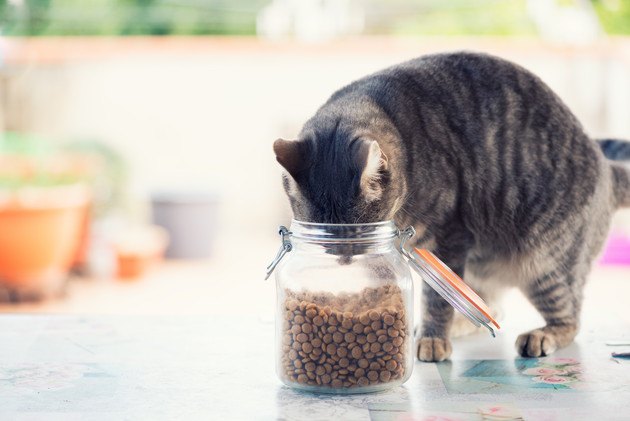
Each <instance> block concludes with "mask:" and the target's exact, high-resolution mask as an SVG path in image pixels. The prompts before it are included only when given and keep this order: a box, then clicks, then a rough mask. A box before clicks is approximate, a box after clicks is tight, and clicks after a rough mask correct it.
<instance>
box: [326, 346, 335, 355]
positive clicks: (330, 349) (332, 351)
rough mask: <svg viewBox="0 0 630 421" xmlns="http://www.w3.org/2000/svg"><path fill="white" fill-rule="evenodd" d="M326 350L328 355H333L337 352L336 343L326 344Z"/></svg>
mask: <svg viewBox="0 0 630 421" xmlns="http://www.w3.org/2000/svg"><path fill="white" fill-rule="evenodd" d="M326 352H327V353H328V355H335V354H336V353H337V345H335V344H328V346H327V347H326Z"/></svg>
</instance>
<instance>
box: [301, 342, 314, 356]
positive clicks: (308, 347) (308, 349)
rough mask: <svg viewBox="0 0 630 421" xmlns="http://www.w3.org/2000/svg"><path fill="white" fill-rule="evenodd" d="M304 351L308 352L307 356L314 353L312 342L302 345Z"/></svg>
mask: <svg viewBox="0 0 630 421" xmlns="http://www.w3.org/2000/svg"><path fill="white" fill-rule="evenodd" d="M302 351H304V352H306V353H307V354H310V353H311V351H313V345H312V344H311V343H310V342H304V343H303V344H302Z"/></svg>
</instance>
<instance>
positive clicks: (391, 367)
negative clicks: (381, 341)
mask: <svg viewBox="0 0 630 421" xmlns="http://www.w3.org/2000/svg"><path fill="white" fill-rule="evenodd" d="M396 367H398V363H397V362H396V361H395V360H389V361H387V364H385V368H387V369H388V370H389V371H394V370H396Z"/></svg>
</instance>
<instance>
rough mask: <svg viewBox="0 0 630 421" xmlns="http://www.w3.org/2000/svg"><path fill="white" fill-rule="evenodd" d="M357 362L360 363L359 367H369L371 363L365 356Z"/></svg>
mask: <svg viewBox="0 0 630 421" xmlns="http://www.w3.org/2000/svg"><path fill="white" fill-rule="evenodd" d="M357 364H358V365H359V367H361V368H367V367H368V366H369V365H370V362H369V361H368V360H366V359H365V358H361V359H360V360H359V361H358V362H357Z"/></svg>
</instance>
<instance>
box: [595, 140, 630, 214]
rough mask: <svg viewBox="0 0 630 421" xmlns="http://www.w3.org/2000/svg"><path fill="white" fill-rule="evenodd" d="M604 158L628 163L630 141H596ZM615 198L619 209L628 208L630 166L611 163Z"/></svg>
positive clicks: (629, 201)
mask: <svg viewBox="0 0 630 421" xmlns="http://www.w3.org/2000/svg"><path fill="white" fill-rule="evenodd" d="M597 142H598V143H599V146H600V147H601V149H602V152H603V153H604V155H605V156H606V158H608V159H610V160H612V161H630V141H625V140H617V139H602V140H598V141H597ZM611 166H612V170H613V182H614V189H615V196H616V197H617V203H618V204H619V206H620V207H624V206H629V207H630V166H628V165H627V164H626V165H625V166H624V164H622V163H611Z"/></svg>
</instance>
